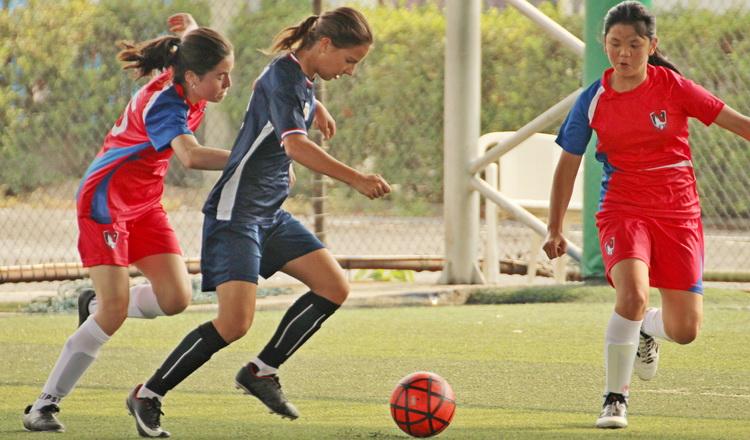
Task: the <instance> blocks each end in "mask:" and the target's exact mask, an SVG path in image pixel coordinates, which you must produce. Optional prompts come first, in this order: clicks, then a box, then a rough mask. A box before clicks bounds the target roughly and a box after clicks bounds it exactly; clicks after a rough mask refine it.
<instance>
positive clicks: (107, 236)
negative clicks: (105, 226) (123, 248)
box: [104, 231, 118, 249]
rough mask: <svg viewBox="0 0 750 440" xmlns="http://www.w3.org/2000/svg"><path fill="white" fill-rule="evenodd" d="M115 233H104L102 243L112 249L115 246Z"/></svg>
mask: <svg viewBox="0 0 750 440" xmlns="http://www.w3.org/2000/svg"><path fill="white" fill-rule="evenodd" d="M117 236H118V234H117V231H104V243H106V244H107V246H109V247H110V248H112V249H114V248H115V246H117Z"/></svg>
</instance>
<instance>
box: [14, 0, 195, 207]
mask: <svg viewBox="0 0 750 440" xmlns="http://www.w3.org/2000/svg"><path fill="white" fill-rule="evenodd" d="M178 11H188V12H191V13H193V14H195V15H196V16H202V17H208V16H209V11H208V7H207V3H206V2H205V1H203V0H175V1H171V2H153V1H149V0H127V1H125V0H101V1H99V2H91V1H86V0H63V1H58V0H31V1H29V2H28V5H27V6H24V7H17V8H15V9H13V10H5V9H3V10H2V11H0V30H1V31H2V32H1V33H2V35H3V39H2V43H1V44H2V45H1V46H0V56H2V58H1V59H3V60H6V62H5V63H4V64H3V65H1V66H0V104H2V105H0V126H2V127H3V130H2V132H0V156H2V158H3V161H2V164H0V181H1V182H3V185H4V186H5V189H6V190H7V191H9V192H11V193H16V192H21V191H26V190H31V189H34V188H36V187H38V186H40V185H45V184H49V183H52V182H55V181H56V180H57V179H59V178H61V177H74V178H78V177H80V176H81V175H83V172H84V171H85V169H86V167H87V166H88V164H89V162H90V161H91V159H92V158H93V157H94V155H95V154H96V152H97V151H98V149H99V147H100V146H101V142H102V140H103V139H104V135H105V134H106V132H107V130H108V129H109V128H110V127H111V126H112V124H113V123H114V121H115V120H116V119H117V117H118V116H119V114H120V112H121V111H122V109H123V108H124V107H125V104H126V103H127V102H128V100H129V99H130V95H131V94H132V93H133V92H134V91H135V90H136V89H137V88H138V87H139V86H140V85H142V84H143V82H144V81H145V80H141V81H139V82H134V81H133V80H132V78H130V75H129V74H127V73H125V72H123V71H122V70H121V67H120V65H119V63H118V62H117V60H116V59H115V55H116V53H117V51H118V49H117V47H116V46H115V43H116V41H118V40H121V39H125V40H134V41H142V40H146V39H150V38H153V37H156V36H158V35H160V34H164V33H166V17H167V16H169V15H170V14H172V13H174V12H178Z"/></svg>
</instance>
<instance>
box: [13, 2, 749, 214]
mask: <svg viewBox="0 0 750 440" xmlns="http://www.w3.org/2000/svg"><path fill="white" fill-rule="evenodd" d="M243 3H244V4H246V5H247V4H248V2H243ZM263 5H264V8H262V9H260V10H258V11H250V10H249V9H247V8H249V6H247V7H246V9H244V10H241V11H239V12H238V13H236V14H235V16H234V18H233V20H232V22H231V26H230V28H229V30H228V31H227V34H228V36H229V38H230V39H231V40H232V42H233V43H234V45H235V49H236V67H235V72H234V81H235V85H234V88H233V90H232V91H231V92H230V96H229V97H228V98H227V100H226V102H225V103H222V104H221V109H222V110H223V111H225V112H226V113H227V115H228V118H229V120H231V121H241V120H242V117H243V113H244V110H245V107H246V105H247V100H248V98H249V96H250V87H251V84H252V82H253V80H254V79H255V78H256V77H257V75H258V74H259V73H260V71H261V70H262V68H263V66H265V65H266V64H267V63H268V62H269V60H270V58H269V57H267V56H265V55H263V54H261V53H260V52H259V49H263V48H267V47H268V46H269V45H270V43H271V40H272V38H273V36H274V35H275V34H276V33H277V32H278V31H279V30H280V29H282V28H283V27H285V26H287V25H291V24H296V23H297V22H298V21H300V20H301V19H303V18H305V17H306V16H308V15H309V13H310V8H311V6H310V2H309V1H308V0H278V1H275V2H263ZM209 6H210V5H209V2H207V1H200V0H174V1H169V2H166V1H164V2H162V1H148V0H128V1H124V0H101V1H99V2H90V1H85V0H61V1H53V0H31V1H29V2H28V6H27V7H18V8H16V9H13V10H10V11H9V10H2V11H0V33H1V34H2V35H3V36H4V38H3V39H2V42H1V43H0V59H2V60H4V63H3V64H2V65H1V66H0V126H1V127H2V131H1V132H0V157H2V161H0V182H1V183H0V184H1V185H2V186H3V189H4V190H5V192H6V193H11V194H12V193H19V192H24V191H29V190H33V189H35V188H37V187H39V186H43V185H48V184H54V183H55V182H56V181H58V179H78V178H80V176H81V175H82V174H83V172H84V170H85V168H86V167H87V166H88V164H89V162H90V160H91V158H92V157H93V156H94V154H95V153H96V151H97V150H98V148H99V146H100V144H101V140H102V139H103V137H104V134H105V133H106V132H107V130H108V129H109V128H110V127H111V125H112V123H113V122H114V121H115V120H116V118H117V117H118V115H119V113H120V112H121V110H122V108H123V107H124V105H125V104H126V103H127V101H128V99H129V96H130V94H131V93H132V92H133V91H135V90H136V89H137V88H138V87H139V86H140V85H141V84H142V83H143V81H140V82H134V81H133V80H132V78H131V77H130V76H129V75H128V74H126V73H124V72H123V71H122V70H121V68H120V66H119V64H118V63H117V62H116V60H115V54H116V51H117V49H116V47H115V45H114V44H115V42H116V41H117V40H119V39H131V40H143V39H147V38H152V37H154V36H157V35H159V34H162V33H164V30H165V29H164V28H165V26H164V20H165V18H166V17H167V16H168V15H169V14H171V13H174V12H176V11H188V12H191V13H192V14H193V15H194V16H195V17H196V18H197V19H198V20H199V22H200V23H203V24H205V23H209V22H210V7H209ZM542 10H543V11H544V12H545V13H546V14H548V15H550V16H551V17H552V18H553V19H555V20H557V21H558V22H560V23H561V24H562V25H563V26H565V27H567V28H568V29H570V30H571V31H572V32H573V33H574V34H576V35H581V29H582V17H580V16H561V15H560V14H559V13H558V11H557V10H556V8H555V7H554V6H552V5H550V4H543V5H542ZM214 13H216V11H214ZM365 13H366V15H367V16H368V18H369V20H370V23H371V25H372V27H373V29H374V32H375V38H376V42H375V46H374V47H373V50H372V51H371V53H370V55H369V56H368V58H367V59H366V60H365V61H364V62H363V63H362V64H361V66H360V67H359V68H358V73H357V75H356V76H355V77H353V78H349V77H346V78H343V79H341V80H338V81H332V82H329V83H327V84H326V87H327V90H328V98H327V102H326V105H327V106H328V107H329V109H330V110H331V112H332V113H333V114H334V116H335V117H336V120H337V123H338V128H339V132H338V135H337V136H336V137H335V138H334V140H333V141H332V142H331V144H330V151H331V152H332V154H333V155H334V156H336V157H337V158H339V159H341V160H343V161H344V162H346V163H349V164H351V165H353V166H355V167H357V168H360V169H364V170H368V171H377V172H379V173H381V174H383V175H384V176H386V178H388V180H389V181H391V182H393V183H394V184H396V185H397V186H398V191H397V192H395V193H394V194H393V197H392V202H393V203H394V204H395V205H397V206H399V207H401V209H402V211H403V212H407V213H414V214H420V213H426V212H428V211H429V209H430V206H431V205H435V204H439V203H440V202H441V201H442V168H443V155H442V150H443V87H444V85H443V60H444V54H443V50H444V35H445V20H444V17H443V15H442V12H441V11H440V10H439V9H437V8H436V7H434V6H425V7H420V8H412V9H409V8H391V7H379V8H374V9H370V10H366V11H365ZM748 18H750V17H748V16H747V12H742V11H731V10H730V11H728V12H727V13H722V14H717V13H712V12H711V11H701V10H673V11H669V12H665V13H663V14H661V15H660V16H659V24H660V28H659V33H660V36H661V43H660V44H661V46H662V47H663V48H664V49H665V50H666V52H667V54H668V55H670V56H671V58H672V59H673V60H674V61H675V62H676V63H677V64H678V66H679V67H680V68H681V69H682V70H683V73H685V74H686V75H687V76H689V77H690V78H692V79H694V80H695V81H696V82H698V83H700V84H703V85H704V86H705V87H706V88H708V89H709V90H711V91H712V92H715V93H716V94H718V95H719V96H720V97H722V98H723V99H725V100H726V101H727V103H729V104H730V105H732V106H733V107H735V108H737V109H739V110H740V111H744V112H745V113H747V111H748V102H747V100H748V94H747V93H746V84H748V82H750V78H749V77H748V76H750V66H748V63H750V61H749V60H748V58H747V57H746V56H744V57H743V56H742V54H747V53H750V50H749V49H750V47H748V46H750V42H749V39H748V38H746V25H747V23H748V22H749V21H748ZM6 35H7V36H9V37H8V38H5V36H6ZM482 66H483V71H482V85H481V87H482V116H481V117H482V121H481V126H482V132H489V131H502V130H514V129H517V128H519V127H520V126H521V125H523V124H524V123H525V122H527V121H528V120H530V119H531V118H533V117H535V116H536V115H538V114H540V113H541V112H543V111H544V110H545V109H547V108H548V107H549V106H551V105H552V104H554V103H555V102H557V101H558V100H560V99H561V98H563V97H564V96H567V95H568V94H569V93H570V92H571V91H572V90H574V89H575V88H576V87H578V86H580V77H581V67H582V62H581V60H579V59H577V58H576V57H575V56H574V55H573V54H572V53H571V52H570V51H569V50H568V49H566V48H565V47H563V46H562V45H561V44H560V43H557V42H554V41H552V40H551V39H550V38H548V37H547V36H546V34H544V33H543V32H542V31H541V30H539V29H538V28H537V27H536V25H534V24H533V23H532V22H531V21H530V20H528V19H527V18H525V17H523V16H521V15H520V14H519V13H518V12H516V10H515V9H513V8H507V9H502V10H501V9H495V8H492V9H488V10H487V11H485V13H484V14H483V16H482ZM447 111H448V112H450V109H447ZM694 125H695V126H694V127H693V137H692V144H693V148H694V155H695V162H696V169H697V172H698V174H699V183H700V187H701V193H702V195H703V206H704V212H705V214H706V216H708V217H721V218H728V217H730V218H731V217H734V218H737V217H743V218H748V217H750V202H749V200H750V197H748V189H747V188H748V180H747V171H746V170H747V169H748V168H750V151H749V150H748V148H747V147H746V143H744V141H739V143H738V140H737V138H736V137H735V136H733V135H731V134H728V133H726V132H724V131H723V130H720V129H718V128H710V129H706V128H703V127H702V126H700V124H694ZM555 129H556V127H551V128H550V130H549V131H554V130H555ZM174 168H178V167H173V169H174ZM301 168H303V167H298V168H297V169H298V172H299V173H300V179H299V183H298V188H297V191H299V192H301V193H302V194H303V195H309V194H310V189H311V187H312V185H311V181H312V180H311V179H309V178H308V177H309V175H308V174H307V173H306V171H305V170H302V169H301ZM182 175H184V173H183V174H180V176H182ZM170 176H171V177H170V179H172V181H173V183H185V182H184V179H182V178H180V177H179V176H178V177H175V174H174V173H172V174H170ZM187 183H190V182H187ZM332 192H333V194H334V196H335V197H334V200H337V199H348V198H347V195H348V194H349V192H350V190H349V189H348V188H346V187H344V186H342V185H335V186H333V187H332ZM338 196H341V197H338ZM359 199H360V198H352V200H359ZM371 206H378V205H371ZM350 207H351V206H350Z"/></svg>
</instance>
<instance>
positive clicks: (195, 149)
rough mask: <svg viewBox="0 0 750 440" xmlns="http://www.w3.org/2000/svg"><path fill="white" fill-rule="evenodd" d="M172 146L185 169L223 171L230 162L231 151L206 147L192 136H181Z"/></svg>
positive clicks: (173, 140)
mask: <svg viewBox="0 0 750 440" xmlns="http://www.w3.org/2000/svg"><path fill="white" fill-rule="evenodd" d="M170 145H172V150H174V152H175V154H176V155H177V158H178V159H179V160H180V162H182V164H183V165H184V166H185V168H192V169H196V170H223V169H224V165H226V164H227V161H228V160H229V150H222V149H221V148H212V147H204V146H202V145H201V144H199V143H198V139H196V138H195V136H193V135H192V134H181V135H179V136H177V137H176V138H174V139H172V142H171V143H170Z"/></svg>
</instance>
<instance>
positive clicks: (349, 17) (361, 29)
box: [266, 6, 373, 54]
mask: <svg viewBox="0 0 750 440" xmlns="http://www.w3.org/2000/svg"><path fill="white" fill-rule="evenodd" d="M323 37H327V38H330V39H331V42H332V43H333V45H334V46H335V47H338V48H349V47H355V46H360V45H363V44H368V45H369V44H372V41H373V38H372V31H371V30H370V25H369V24H368V23H367V19H366V18H365V16H364V15H362V13H361V12H359V11H357V10H356V9H353V8H348V7H345V6H344V7H340V8H336V9H334V10H332V11H326V12H325V13H323V14H322V15H320V16H317V15H311V16H309V17H307V18H306V19H304V20H303V21H301V22H300V23H299V24H298V25H297V26H290V27H288V28H286V29H284V30H282V31H281V32H279V33H278V35H276V37H275V38H274V39H273V43H272V44H271V47H270V48H269V49H268V50H267V51H266V52H267V53H269V54H274V53H278V52H283V51H289V52H294V51H296V50H298V49H308V48H310V47H312V45H313V44H315V42H316V41H318V40H320V39H321V38H323Z"/></svg>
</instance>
